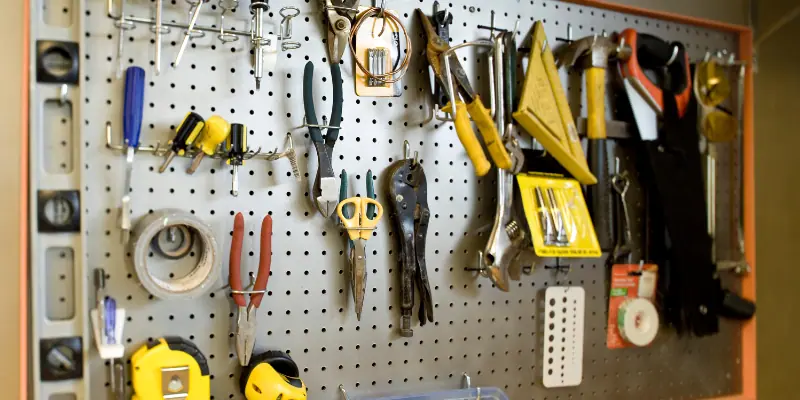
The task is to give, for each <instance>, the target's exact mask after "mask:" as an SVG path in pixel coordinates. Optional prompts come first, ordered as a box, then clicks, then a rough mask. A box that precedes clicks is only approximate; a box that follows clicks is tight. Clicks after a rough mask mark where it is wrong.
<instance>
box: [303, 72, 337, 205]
mask: <svg viewBox="0 0 800 400" xmlns="http://www.w3.org/2000/svg"><path fill="white" fill-rule="evenodd" d="M330 68H331V82H332V83H333V109H332V110H331V119H330V123H329V125H328V127H327V129H328V132H327V133H326V134H325V136H324V137H323V136H322V127H321V126H320V125H319V122H318V120H317V114H316V111H315V110H314V88H313V81H314V64H313V63H312V62H311V61H309V62H307V63H306V67H305V71H304V72H303V106H304V108H305V112H306V124H307V125H308V133H309V135H310V136H311V141H312V142H314V148H315V149H316V150H317V160H318V161H319V162H318V168H317V176H316V178H314V187H313V189H312V190H313V195H314V200H315V202H316V204H317V208H318V209H319V212H320V213H322V215H323V216H324V217H325V218H328V217H329V216H330V215H331V214H333V213H334V211H335V210H336V206H337V205H338V204H339V184H338V182H337V180H336V174H335V173H334V172H333V164H332V160H333V147H334V146H335V145H336V139H338V138H339V124H340V123H341V122H342V103H343V102H344V99H343V96H342V71H341V70H340V69H339V64H330Z"/></svg>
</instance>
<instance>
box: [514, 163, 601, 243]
mask: <svg viewBox="0 0 800 400" xmlns="http://www.w3.org/2000/svg"><path fill="white" fill-rule="evenodd" d="M517 182H518V184H519V190H520V194H521V197H522V205H523V208H524V209H525V216H526V218H527V219H528V225H529V226H530V228H531V239H532V240H533V248H534V251H535V252H536V255H537V256H539V257H577V258H584V257H600V256H601V255H602V253H601V251H600V245H599V243H598V242H597V235H596V234H595V231H594V226H593V224H592V219H591V217H590V216H589V210H588V208H587V207H586V200H585V199H584V197H583V191H582V190H581V186H580V184H579V183H578V181H576V180H574V179H567V178H560V177H553V176H550V175H535V174H520V175H517Z"/></svg>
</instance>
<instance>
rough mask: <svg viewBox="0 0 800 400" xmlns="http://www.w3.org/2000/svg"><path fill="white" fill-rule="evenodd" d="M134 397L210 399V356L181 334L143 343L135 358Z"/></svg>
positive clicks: (148, 399)
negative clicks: (207, 357)
mask: <svg viewBox="0 0 800 400" xmlns="http://www.w3.org/2000/svg"><path fill="white" fill-rule="evenodd" d="M131 367H132V371H133V372H132V373H131V375H132V377H131V378H132V381H133V391H134V394H133V397H132V398H131V400H155V399H166V398H176V399H185V400H208V399H209V398H210V397H211V380H210V378H209V370H208V363H207V362H206V357H205V356H204V355H203V353H202V352H200V349H198V348H197V346H195V345H194V343H192V342H190V341H188V340H186V339H184V338H181V337H176V336H172V337H163V338H161V339H158V342H156V343H155V344H148V345H145V346H142V347H141V348H140V349H139V350H137V351H136V352H135V353H133V356H132V357H131Z"/></svg>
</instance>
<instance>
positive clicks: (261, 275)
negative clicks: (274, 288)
mask: <svg viewBox="0 0 800 400" xmlns="http://www.w3.org/2000/svg"><path fill="white" fill-rule="evenodd" d="M243 238H244V217H243V216H242V213H237V214H236V217H234V220H233V239H232V240H231V254H230V265H229V267H230V271H229V284H230V286H231V293H232V294H233V301H234V302H235V303H236V305H237V306H238V308H239V313H238V314H239V315H238V317H237V319H236V355H237V356H238V357H239V364H240V365H242V366H246V365H248V364H249V363H250V356H251V355H252V354H253V347H254V345H255V343H256V310H257V309H258V307H259V306H260V305H261V299H263V298H264V293H265V292H266V290H267V281H268V280H269V268H270V264H271V263H272V217H270V216H269V215H266V216H264V220H263V221H262V222H261V255H260V257H259V261H258V274H257V275H256V280H255V284H254V285H253V288H252V289H251V290H243V289H242V272H241V269H240V267H241V261H242V240H243ZM245 294H249V295H250V304H246V303H245V300H244V295H245Z"/></svg>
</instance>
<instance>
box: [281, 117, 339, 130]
mask: <svg viewBox="0 0 800 400" xmlns="http://www.w3.org/2000/svg"><path fill="white" fill-rule="evenodd" d="M302 128H319V129H321V130H328V129H342V127H340V126H330V125H328V117H326V116H324V115H323V116H322V125H318V124H309V123H308V119H307V118H306V116H305V115H303V125H300V126H298V127H295V128H292V129H302Z"/></svg>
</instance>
